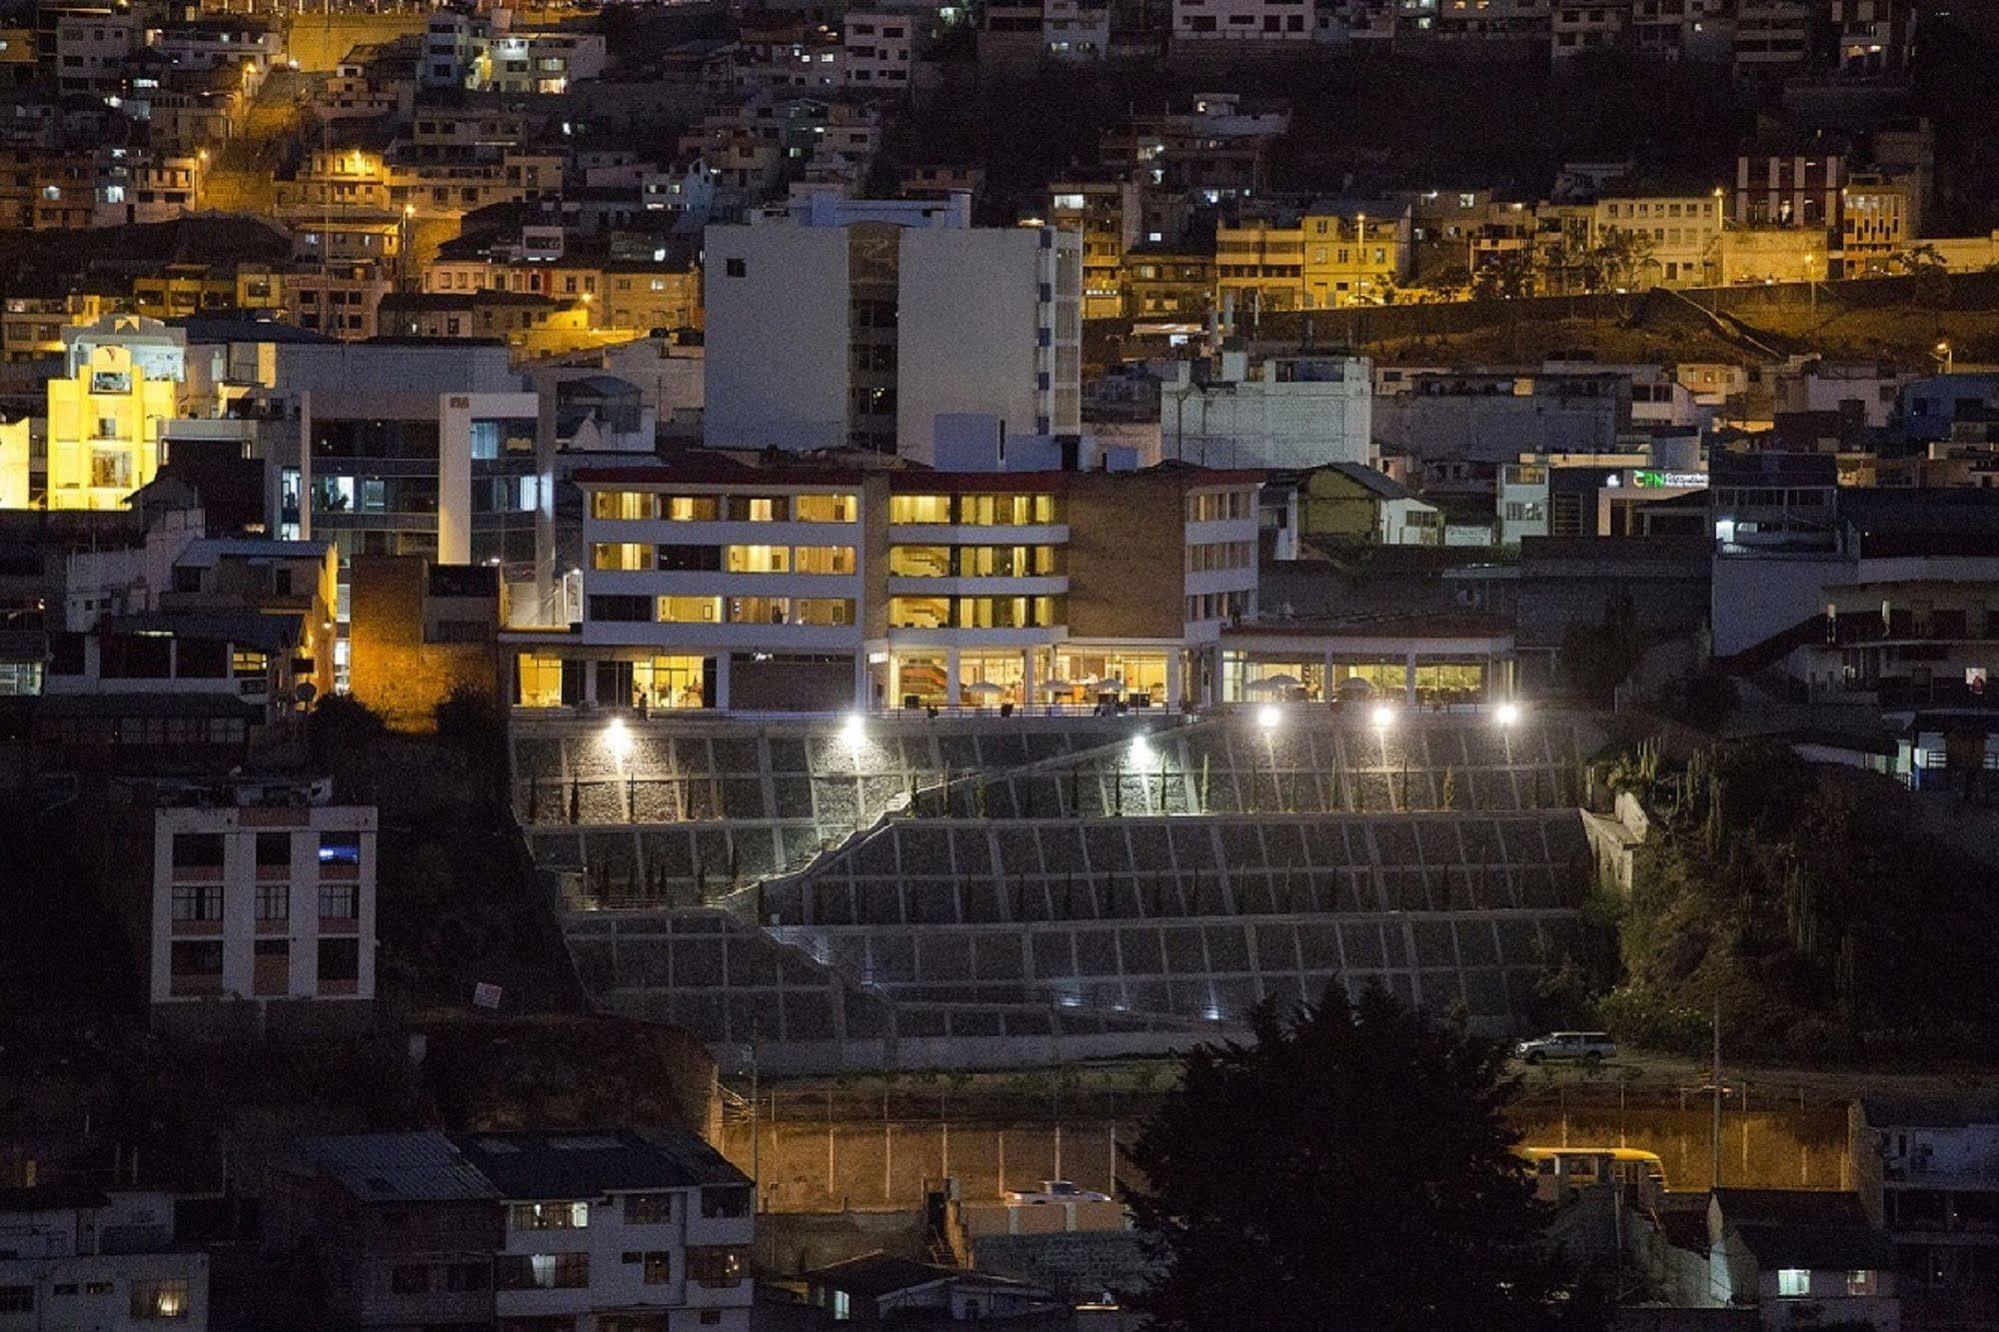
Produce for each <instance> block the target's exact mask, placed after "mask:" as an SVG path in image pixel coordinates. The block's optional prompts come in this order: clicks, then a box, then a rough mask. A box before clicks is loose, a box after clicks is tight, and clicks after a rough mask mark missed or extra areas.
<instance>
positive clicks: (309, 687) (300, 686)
mask: <svg viewBox="0 0 1999 1332" xmlns="http://www.w3.org/2000/svg"><path fill="white" fill-rule="evenodd" d="M318 696H319V689H318V687H317V686H316V685H314V684H313V682H312V681H310V680H300V681H299V682H298V683H297V684H295V685H293V686H292V697H293V698H295V699H297V700H298V701H299V702H300V703H310V702H312V700H313V699H315V698H317V697H318Z"/></svg>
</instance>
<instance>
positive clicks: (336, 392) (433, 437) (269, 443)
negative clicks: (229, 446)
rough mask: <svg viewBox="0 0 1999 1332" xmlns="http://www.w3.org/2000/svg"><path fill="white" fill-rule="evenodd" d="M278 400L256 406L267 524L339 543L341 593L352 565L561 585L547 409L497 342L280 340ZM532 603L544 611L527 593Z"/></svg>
mask: <svg viewBox="0 0 1999 1332" xmlns="http://www.w3.org/2000/svg"><path fill="white" fill-rule="evenodd" d="M271 356H272V359H273V372H272V375H271V380H272V382H274V383H275V384H276V385H277V386H278V387H277V389H276V390H274V391H272V390H266V391H262V392H260V393H259V394H257V395H256V401H255V402H254V403H253V404H252V405H253V406H254V408H255V409H256V410H257V411H260V412H263V413H265V414H266V415H267V416H269V417H271V418H272V419H273V422H274V425H273V428H272V430H271V432H270V434H269V436H268V438H267V439H266V440H265V447H264V468H265V493H266V502H267V506H268V518H267V527H268V529H269V530H271V531H273V532H275V533H277V534H278V535H279V536H280V537H284V538H308V539H314V540H319V541H326V542H329V543H331V544H332V545H333V546H334V548H335V550H336V551H337V552H338V556H339V569H340V584H341V589H342V591H341V596H340V612H339V615H338V619H339V621H340V622H341V624H342V626H343V638H342V641H340V642H339V643H337V644H336V645H335V649H334V652H335V656H334V661H335V680H336V683H341V684H344V682H345V680H346V673H347V648H348V645H347V642H346V640H345V637H344V626H345V625H346V622H347V604H346V591H345V589H346V587H347V584H348V582H349V570H350V567H351V565H352V561H353V559H354V557H355V556H357V555H420V556H423V557H424V558H426V559H429V560H431V561H433V562H434V563H438V564H451V565H457V564H490V565H495V566H498V567H499V568H500V571H501V574H502V578H503V580H504V581H506V582H508V583H526V584H534V585H536V587H539V585H540V584H542V583H543V582H545V581H546V580H547V579H548V578H549V577H551V576H552V568H553V565H552V551H553V535H552V525H553V501H552V497H551V492H552V490H553V480H552V472H551V462H550V459H549V456H548V455H549V453H550V451H551V450H550V449H549V448H548V447H545V446H544V444H543V441H542V435H541V425H540V403H539V400H538V399H537V398H536V396H535V395H534V394H533V393H530V392H526V391H524V390H523V381H522V379H521V377H520V376H519V375H517V374H515V373H514V372H513V370H512V369H511V367H510V366H509V364H508V359H507V348H506V347H505V346H503V345H499V344H462V343H461V344H455V345H454V344H449V343H446V344H437V343H426V342H420V341H418V342H397V341H394V340H386V339H384V340H377V341H375V342H372V343H366V344H346V343H328V342H317V343H284V344H279V345H278V346H276V347H275V348H274V349H273V350H272V352H271ZM523 600H524V601H525V602H526V603H527V604H539V602H540V600H541V595H540V594H539V593H538V592H536V591H530V592H529V593H528V594H526V595H524V597H523Z"/></svg>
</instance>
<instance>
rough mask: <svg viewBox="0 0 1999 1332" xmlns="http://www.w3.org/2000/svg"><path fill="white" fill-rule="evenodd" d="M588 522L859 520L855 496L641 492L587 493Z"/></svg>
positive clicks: (610, 491) (843, 521)
mask: <svg viewBox="0 0 1999 1332" xmlns="http://www.w3.org/2000/svg"><path fill="white" fill-rule="evenodd" d="M590 513H591V516H592V517H596V518H609V519H615V520H622V521H627V522H632V521H642V520H648V519H662V518H663V519H666V520H667V521H669V522H676V523H716V522H732V523H783V522H793V523H851V522H855V521H857V520H858V518H859V517H860V499H859V497H858V496H855V495H660V494H655V493H653V492H651V491H645V490H599V491H594V492H592V493H591V496H590Z"/></svg>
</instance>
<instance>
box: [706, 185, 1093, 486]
mask: <svg viewBox="0 0 1999 1332" xmlns="http://www.w3.org/2000/svg"><path fill="white" fill-rule="evenodd" d="M707 257H708V265H707V270H706V271H707V293H706V303H707V349H706V359H705V374H706V384H705V389H704V397H705V401H706V404H707V405H706V408H705V414H704V419H703V435H704V440H705V442H706V443H707V444H708V445H709V446H710V447H712V448H732V449H763V448H770V447H776V448H780V449H785V450H790V451H804V450H810V449H821V448H834V447H839V446H843V445H849V444H851V445H857V446H859V447H863V448H870V449H875V450H878V451H881V452H885V453H886V452H897V453H902V454H904V455H906V456H909V457H912V458H915V459H917V460H919V461H925V462H927V461H929V460H930V459H931V458H932V457H933V455H934V448H935V440H936V429H937V418H938V417H940V416H957V417H963V416H978V417H986V418H989V419H990V421H991V423H992V429H993V431H994V433H995V436H996V437H1000V438H1004V437H1007V436H1034V435H1040V436H1045V435H1074V434H1079V433H1080V432H1081V430H1082V331H1083V330H1082V306H1081V299H1080V297H1081V291H1082V247H1081V239H1080V237H1077V236H1075V235H1072V234H1067V233H1063V232H1059V231H1057V230H1056V229H1054V228H1052V227H1021V228H976V227H973V226H972V225H971V204H970V198H969V196H966V195H953V196H951V197H950V198H948V199H944V200H884V201H873V200H848V199H842V198H837V197H834V196H831V195H824V194H819V195H808V196H806V197H804V198H801V199H797V200H794V201H793V202H792V204H791V205H790V207H789V209H788V210H787V211H784V212H781V213H776V214H762V215H753V216H752V219H751V223H750V225H747V226H715V227H710V228H708V231H707Z"/></svg>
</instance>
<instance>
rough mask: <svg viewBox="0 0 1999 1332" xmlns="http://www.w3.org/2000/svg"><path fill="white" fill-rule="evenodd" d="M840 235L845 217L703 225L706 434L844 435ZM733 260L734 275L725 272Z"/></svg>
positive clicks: (717, 442)
mask: <svg viewBox="0 0 1999 1332" xmlns="http://www.w3.org/2000/svg"><path fill="white" fill-rule="evenodd" d="M847 244H848V234H847V229H846V228H844V227H796V226H790V225H785V224H770V225H765V226H755V227H710V228H708V232H707V267H706V269H705V275H706V276H705V282H706V287H707V290H706V292H705V297H706V309H707V336H706V347H705V350H704V351H703V360H702V379H703V385H702V395H703V401H704V403H705V406H704V408H703V412H702V422H701V426H702V439H703V441H704V442H705V443H707V444H708V445H710V446H712V447H717V448H765V447H769V446H773V445H774V446H776V447H778V448H783V449H798V450H803V449H816V448H832V447H836V446H838V445H842V444H845V443H846V442H847V384H848V379H849V367H848V364H847V357H848V320H849V317H850V312H849V308H848V282H849V273H848V262H847ZM737 261H740V262H741V264H742V266H743V274H742V276H740V277H735V276H731V274H730V272H729V268H730V265H731V264H732V263H734V262H737ZM904 336H907V331H906V330H905V332H904Z"/></svg>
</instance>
